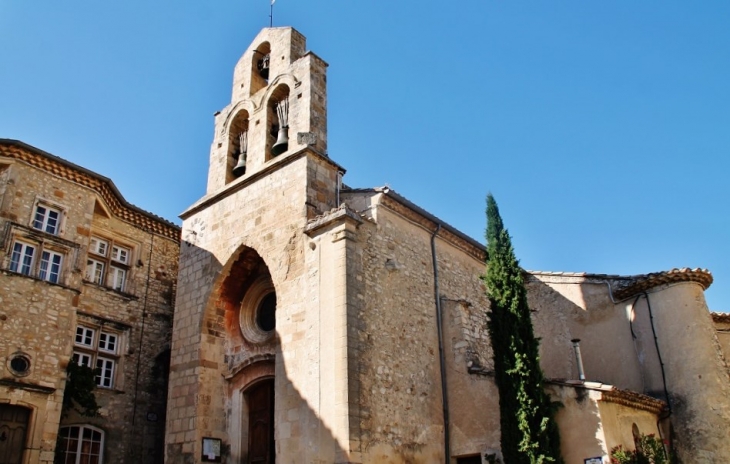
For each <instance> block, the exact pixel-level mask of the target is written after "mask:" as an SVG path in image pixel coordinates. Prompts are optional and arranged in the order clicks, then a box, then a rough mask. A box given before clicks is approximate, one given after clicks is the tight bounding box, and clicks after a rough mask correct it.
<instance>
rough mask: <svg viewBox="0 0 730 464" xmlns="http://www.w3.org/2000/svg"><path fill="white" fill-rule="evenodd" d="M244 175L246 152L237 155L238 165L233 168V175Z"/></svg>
mask: <svg viewBox="0 0 730 464" xmlns="http://www.w3.org/2000/svg"><path fill="white" fill-rule="evenodd" d="M244 174H246V152H245V151H242V152H241V153H240V154H239V155H238V164H236V166H234V168H233V175H234V176H236V177H241V176H242V175H244Z"/></svg>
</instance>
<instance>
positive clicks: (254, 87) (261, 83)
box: [250, 42, 271, 95]
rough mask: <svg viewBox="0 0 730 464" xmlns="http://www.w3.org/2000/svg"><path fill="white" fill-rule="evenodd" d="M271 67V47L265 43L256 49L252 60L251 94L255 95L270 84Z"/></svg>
mask: <svg viewBox="0 0 730 464" xmlns="http://www.w3.org/2000/svg"><path fill="white" fill-rule="evenodd" d="M270 65H271V45H269V42H263V43H262V44H261V45H259V46H258V47H256V50H254V52H253V57H252V58H251V92H250V95H253V94H255V93H256V92H258V91H259V90H261V89H263V88H264V87H266V86H267V85H268V84H269V77H270V76H269V74H270V68H269V67H270Z"/></svg>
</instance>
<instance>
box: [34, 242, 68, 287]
mask: <svg viewBox="0 0 730 464" xmlns="http://www.w3.org/2000/svg"><path fill="white" fill-rule="evenodd" d="M54 258H57V259H58V262H54ZM62 270H63V253H59V252H57V251H51V250H43V251H41V262H40V268H39V269H38V278H39V279H41V280H45V281H46V282H51V283H54V284H57V283H59V281H60V280H61V271H62Z"/></svg>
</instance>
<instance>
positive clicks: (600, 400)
mask: <svg viewBox="0 0 730 464" xmlns="http://www.w3.org/2000/svg"><path fill="white" fill-rule="evenodd" d="M326 70H327V63H325V62H324V61H323V60H322V59H321V58H320V57H318V56H317V55H316V54H314V53H312V52H310V51H307V49H306V47H305V39H304V37H303V36H302V35H301V34H300V33H298V32H297V31H295V30H294V29H292V28H286V27H282V28H267V29H264V30H262V31H261V32H260V33H259V35H258V36H257V37H256V38H255V39H254V41H253V43H252V44H251V46H250V47H249V48H248V50H246V52H245V53H244V54H243V56H242V57H241V59H240V60H239V61H238V63H237V65H236V67H235V70H234V76H233V92H232V96H231V103H230V104H229V105H228V106H226V107H225V108H224V109H222V110H221V111H220V112H218V113H216V115H215V135H214V139H213V143H212V146H211V151H210V168H209V172H208V186H207V191H206V193H205V195H204V196H203V198H201V199H200V200H199V201H197V202H196V203H195V204H193V205H192V206H191V207H190V208H189V209H187V210H186V211H185V212H184V213H183V214H182V216H181V217H182V218H183V220H184V223H183V231H182V239H183V245H182V248H181V253H180V272H179V278H178V292H177V300H176V306H175V321H174V331H173V345H172V361H171V370H170V391H169V401H168V414H167V430H166V462H170V463H198V462H226V463H249V462H262V463H273V462H278V463H280V464H282V463H285V464H288V463H303V462H306V463H439V462H452V463H459V464H468V463H481V462H486V461H484V459H485V455H488V454H496V455H499V436H500V432H499V408H498V393H497V388H496V386H495V383H494V378H493V370H492V360H491V352H490V343H489V338H488V336H487V333H486V327H485V323H486V311H487V309H488V301H487V300H486V298H485V295H484V289H483V287H482V283H481V281H480V279H479V276H480V274H481V273H482V272H483V266H484V264H483V263H484V259H485V250H484V246H483V245H482V244H480V243H479V242H476V241H475V240H473V239H471V238H469V237H467V236H465V235H464V234H462V233H461V232H459V231H458V230H456V229H454V228H453V227H451V226H449V225H448V224H445V223H443V221H441V220H439V219H438V218H436V217H435V216H433V215H432V214H430V213H428V212H427V211H425V210H424V209H422V208H420V207H418V206H416V205H414V204H413V203H411V202H409V201H408V200H407V199H405V198H404V197H402V196H400V195H398V194H397V193H395V192H394V191H392V190H390V189H389V188H372V189H354V188H350V187H348V186H345V185H344V184H343V183H342V176H343V174H344V172H345V169H344V168H343V167H342V166H340V165H339V164H337V162H336V161H335V160H333V159H331V158H330V157H329V156H328V153H327V94H326ZM527 281H528V291H529V299H530V304H531V308H532V309H533V310H534V321H535V328H536V332H537V335H538V336H541V337H542V346H541V356H542V364H543V368H544V370H545V372H546V375H547V377H548V378H550V379H552V380H551V381H550V382H549V383H548V385H547V387H546V388H547V389H548V390H549V391H550V393H551V394H552V395H553V396H554V398H556V399H558V400H560V401H561V402H562V403H563V405H564V407H563V408H562V409H561V411H560V412H559V414H558V422H559V426H560V428H561V431H562V446H563V452H564V456H565V459H566V462H567V463H569V464H573V463H581V464H582V463H586V462H590V463H595V462H608V457H607V454H608V453H609V452H610V449H611V448H612V447H614V446H617V445H624V446H626V447H628V448H633V447H634V438H635V436H636V435H637V434H639V433H642V434H650V433H655V434H656V433H660V434H662V436H663V437H664V438H665V439H666V440H669V439H670V435H669V429H670V428H671V429H673V431H674V438H673V439H674V444H675V446H676V448H677V449H678V450H679V452H680V455H681V456H682V457H683V458H684V459H685V462H695V463H710V462H720V461H721V460H722V457H723V456H724V457H727V456H730V444H729V442H728V440H727V434H728V428H729V426H730V382H729V381H728V370H727V365H726V363H725V361H724V357H723V355H722V349H721V348H720V345H719V344H718V338H717V332H716V330H717V329H716V327H715V325H713V320H712V318H711V315H710V313H709V312H708V310H707V307H706V304H705V300H704V296H703V292H704V290H705V289H706V288H707V287H708V286H709V285H710V284H711V282H712V277H711V275H710V274H709V273H708V272H707V271H704V270H698V269H696V270H689V269H681V270H672V271H669V272H660V273H657V274H650V275H644V276H632V277H622V276H609V275H590V274H569V273H546V272H529V273H528V274H527ZM723 320H724V319H723ZM723 323H725V322H723ZM723 330H726V329H723ZM576 339H580V340H581V342H580V348H581V350H582V362H583V365H584V366H585V380H583V379H581V375H580V374H579V372H578V361H577V360H576V359H577V358H576V356H575V352H574V346H573V342H572V341H573V340H576Z"/></svg>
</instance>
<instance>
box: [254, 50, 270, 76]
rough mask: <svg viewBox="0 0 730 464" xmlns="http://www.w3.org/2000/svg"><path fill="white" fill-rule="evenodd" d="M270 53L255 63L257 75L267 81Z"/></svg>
mask: <svg viewBox="0 0 730 464" xmlns="http://www.w3.org/2000/svg"><path fill="white" fill-rule="evenodd" d="M270 60H271V55H264V56H263V57H262V58H261V59H260V60H259V61H258V63H256V69H258V70H259V76H261V77H263V78H264V79H266V80H267V81H268V80H269V62H270Z"/></svg>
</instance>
